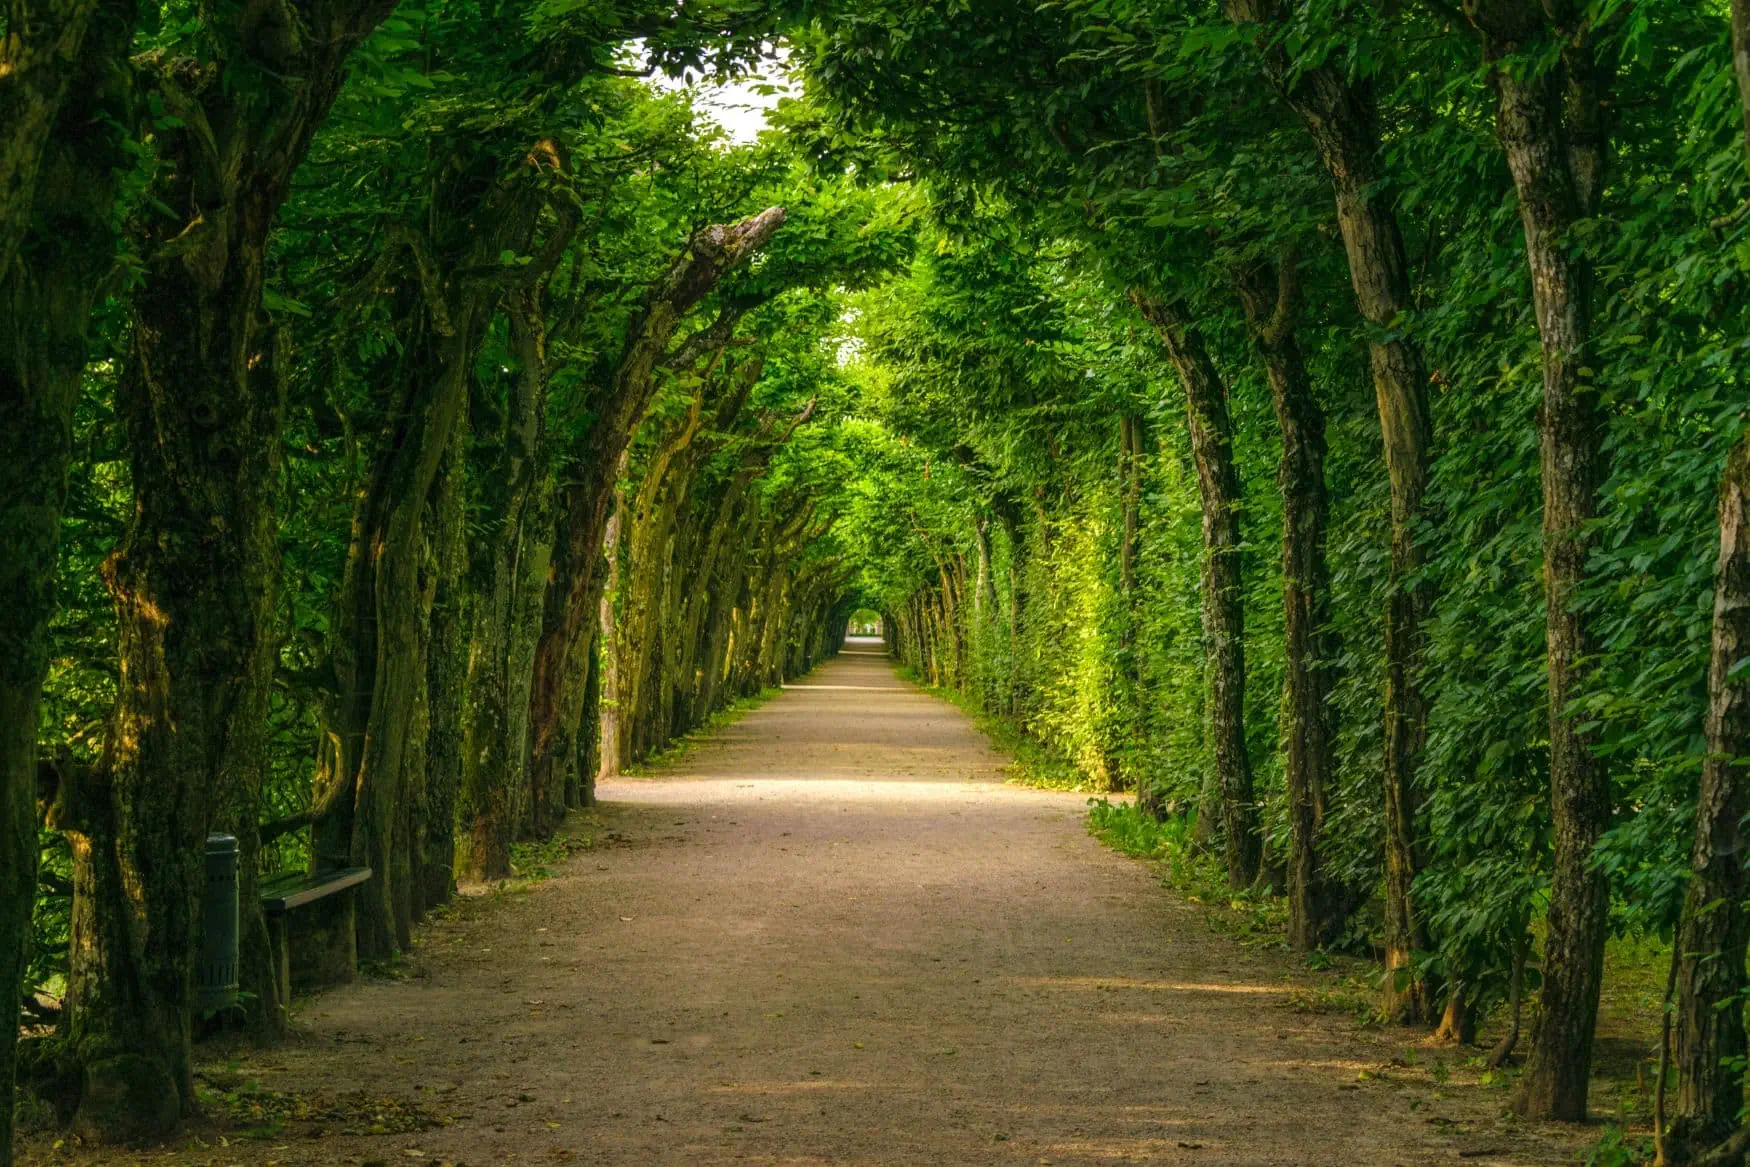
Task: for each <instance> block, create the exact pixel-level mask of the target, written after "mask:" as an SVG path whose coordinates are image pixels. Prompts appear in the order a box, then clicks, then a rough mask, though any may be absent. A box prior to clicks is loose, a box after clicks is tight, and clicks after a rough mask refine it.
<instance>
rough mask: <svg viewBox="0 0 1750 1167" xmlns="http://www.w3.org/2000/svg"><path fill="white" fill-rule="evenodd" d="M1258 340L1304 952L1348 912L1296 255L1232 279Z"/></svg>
mask: <svg viewBox="0 0 1750 1167" xmlns="http://www.w3.org/2000/svg"><path fill="white" fill-rule="evenodd" d="M1235 284H1236V286H1237V287H1238V289H1239V293H1240V298H1241V300H1242V302H1243V303H1244V305H1245V310H1246V319H1247V321H1248V322H1249V324H1250V326H1251V331H1252V340H1253V343H1254V344H1255V345H1256V347H1257V349H1258V354H1259V356H1260V357H1261V358H1262V360H1263V362H1264V373H1265V377H1266V379H1267V380H1268V381H1269V383H1270V396H1271V400H1272V403H1273V404H1274V405H1275V407H1276V421H1277V424H1278V426H1279V427H1280V428H1281V430H1282V464H1281V467H1280V469H1279V470H1278V472H1277V483H1278V485H1279V486H1280V488H1281V490H1282V606H1283V639H1284V647H1283V656H1284V661H1283V678H1282V685H1283V695H1282V741H1283V779H1284V785H1285V786H1286V787H1287V794H1288V831H1289V841H1288V943H1289V947H1291V948H1293V949H1294V950H1295V951H1296V952H1308V951H1311V950H1312V949H1314V948H1317V947H1318V946H1319V945H1321V944H1323V943H1325V941H1327V940H1328V939H1329V938H1330V936H1331V934H1332V932H1333V931H1334V930H1335V929H1336V928H1337V926H1339V925H1340V924H1341V923H1342V919H1341V913H1342V905H1341V904H1340V902H1339V897H1338V896H1336V895H1335V894H1333V889H1331V888H1330V887H1328V886H1327V884H1326V880H1325V877H1324V873H1323V871H1322V869H1321V866H1320V863H1319V837H1320V834H1321V832H1322V831H1323V829H1324V821H1325V811H1326V803H1325V799H1326V794H1327V792H1328V791H1329V790H1330V787H1331V775H1332V769H1333V766H1332V758H1331V740H1332V737H1333V734H1332V729H1331V723H1330V712H1329V700H1330V690H1331V683H1330V676H1329V673H1328V667H1329V666H1328V664H1327V660H1328V658H1329V655H1330V654H1329V652H1328V650H1327V648H1326V645H1325V627H1326V625H1327V624H1329V623H1330V618H1331V612H1330V603H1331V596H1330V576H1329V574H1328V572H1327V571H1326V567H1325V527H1326V523H1327V521H1328V519H1329V515H1330V500H1329V498H1328V496H1327V495H1326V492H1325V417H1324V412H1323V411H1322V410H1321V409H1320V408H1319V403H1318V398H1317V396H1316V395H1315V394H1314V392H1313V387H1312V382H1311V380H1310V378H1309V377H1308V376H1307V371H1306V365H1305V362H1304V360H1303V359H1302V356H1301V351H1300V344H1299V342H1298V340H1297V339H1296V337H1295V328H1296V326H1297V325H1298V324H1299V318H1300V282H1299V276H1298V274H1297V272H1296V270H1295V260H1294V257H1293V256H1292V255H1289V256H1284V257H1283V259H1282V260H1281V262H1280V266H1279V267H1278V269H1277V270H1276V271H1275V272H1274V273H1272V272H1271V271H1270V270H1269V268H1268V267H1267V266H1253V267H1249V268H1246V269H1242V270H1238V271H1236V272H1235Z"/></svg>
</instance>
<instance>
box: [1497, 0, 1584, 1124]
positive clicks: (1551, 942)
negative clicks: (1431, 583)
mask: <svg viewBox="0 0 1750 1167" xmlns="http://www.w3.org/2000/svg"><path fill="white" fill-rule="evenodd" d="M1582 7H1583V5H1578V4H1569V3H1567V2H1566V0H1553V2H1551V3H1546V4H1545V5H1543V7H1542V8H1541V9H1533V8H1531V7H1529V6H1526V5H1523V4H1517V3H1510V2H1507V0H1473V2H1472V3H1470V4H1468V5H1466V9H1465V11H1466V15H1467V16H1468V17H1469V18H1470V21H1471V23H1472V24H1473V25H1474V26H1475V27H1476V29H1477V30H1478V32H1479V33H1481V35H1482V41H1483V56H1484V59H1485V60H1486V61H1487V62H1488V63H1489V65H1490V67H1491V78H1492V81H1493V84H1494V88H1495V96H1496V108H1495V133H1496V137H1497V138H1499V140H1500V142H1501V147H1502V150H1503V152H1504V153H1505V154H1506V156H1507V165H1508V168H1509V169H1510V170H1511V171H1512V173H1513V185H1514V189H1515V190H1516V192H1517V194H1518V199H1519V219H1520V223H1521V225H1522V226H1523V228H1524V234H1525V257H1526V263H1527V266H1528V267H1529V268H1530V273H1531V288H1532V299H1533V301H1534V303H1535V307H1536V310H1537V330H1538V336H1539V338H1540V339H1541V341H1542V346H1543V409H1542V411H1541V417H1540V419H1539V425H1538V434H1539V439H1540V446H1541V451H1542V458H1541V462H1542V483H1543V576H1544V610H1545V625H1546V627H1545V632H1546V635H1545V641H1546V643H1547V645H1548V660H1549V668H1548V674H1549V712H1548V720H1549V791H1550V817H1551V822H1552V826H1553V827H1554V850H1555V870H1554V873H1553V875H1552V878H1551V881H1550V903H1549V913H1548V932H1547V936H1546V939H1545V941H1544V955H1543V970H1542V971H1543V977H1542V989H1541V990H1540V993H1539V999H1540V1004H1541V1008H1540V1009H1539V1010H1538V1012H1537V1017H1536V1020H1535V1021H1534V1023H1533V1025H1532V1031H1531V1051H1530V1055H1529V1057H1528V1058H1527V1060H1526V1065H1525V1073H1524V1075H1523V1076H1522V1077H1521V1078H1520V1082H1519V1090H1518V1094H1517V1095H1516V1097H1515V1099H1514V1103H1513V1105H1514V1108H1515V1109H1516V1110H1517V1111H1518V1112H1519V1113H1521V1114H1524V1115H1526V1116H1528V1117H1532V1118H1544V1119H1551V1118H1553V1119H1567V1120H1570V1121H1578V1120H1581V1119H1584V1118H1585V1117H1586V1096H1587V1087H1588V1085H1589V1083H1590V1080H1591V1077H1592V1037H1593V1032H1594V1029H1595V1028H1596V1025H1597V1019H1598V998H1599V992H1600V990H1601V989H1602V987H1603V982H1604V941H1605V937H1606V930H1607V923H1608V921H1607V917H1608V914H1609V910H1610V888H1609V884H1608V880H1607V878H1606V876H1605V874H1604V873H1603V872H1602V871H1600V870H1598V869H1597V868H1596V867H1595V866H1594V865H1593V862H1592V851H1593V848H1594V847H1595V846H1596V844H1597V842H1598V840H1599V839H1600V838H1601V837H1602V836H1603V834H1604V832H1605V831H1606V830H1607V829H1608V828H1609V826H1610V818H1611V799H1610V773H1609V769H1608V767H1607V766H1606V765H1605V762H1604V759H1603V758H1601V757H1600V756H1599V755H1598V754H1597V752H1596V750H1595V748H1594V747H1595V746H1596V745H1597V738H1598V732H1597V731H1596V730H1592V731H1589V732H1588V731H1585V730H1582V729H1581V725H1582V720H1583V719H1581V718H1578V717H1576V716H1575V714H1574V710H1573V709H1572V708H1571V704H1572V701H1573V699H1574V698H1575V697H1576V696H1577V695H1578V694H1579V693H1580V692H1581V691H1582V689H1583V687H1584V683H1585V671H1586V670H1587V669H1588V668H1589V667H1590V666H1589V665H1588V663H1587V662H1588V660H1589V658H1591V657H1593V656H1594V655H1595V654H1596V652H1597V649H1598V640H1597V636H1596V634H1595V633H1594V631H1593V629H1592V627H1591V623H1590V621H1589V619H1588V617H1587V615H1586V614H1585V613H1584V612H1583V611H1581V610H1580V608H1579V607H1578V605H1577V602H1576V600H1577V595H1578V592H1579V589H1580V588H1581V586H1582V584H1583V583H1584V581H1585V573H1586V554H1587V551H1588V549H1589V547H1590V544H1591V539H1590V537H1589V534H1588V528H1589V526H1590V525H1591V523H1592V520H1593V519H1594V518H1595V517H1596V516H1597V513H1598V483H1599V482H1600V481H1602V479H1603V476H1604V472H1605V464H1604V414H1603V411H1602V409H1601V408H1600V405H1599V401H1598V391H1597V389H1596V387H1595V386H1593V385H1591V384H1589V383H1588V379H1589V377H1590V373H1589V372H1588V371H1587V368H1586V367H1587V365H1588V363H1589V361H1588V357H1587V352H1588V350H1589V348H1590V346H1591V334H1592V285H1593V282H1594V280H1593V272H1592V265H1591V263H1590V261H1589V260H1588V259H1586V258H1585V256H1584V255H1583V254H1582V253H1580V252H1578V251H1576V249H1575V246H1574V243H1573V240H1571V239H1570V238H1567V235H1568V233H1569V231H1570V230H1571V229H1572V228H1573V227H1574V226H1575V225H1576V224H1577V223H1579V222H1580V221H1581V220H1582V219H1585V218H1587V217H1589V216H1591V215H1593V214H1595V213H1596V211H1597V209H1598V205H1599V200H1600V197H1601V194H1602V190H1603V181H1604V162H1605V156H1606V152H1607V146H1608V129H1607V125H1606V115H1605V103H1606V101H1607V97H1608V89H1609V78H1608V75H1607V74H1606V73H1605V71H1604V70H1603V69H1602V68H1601V66H1600V64H1599V62H1598V61H1597V59H1596V58H1595V56H1594V52H1593V40H1594V38H1595V32H1594V30H1593V29H1591V28H1590V27H1589V26H1588V24H1587V22H1586V21H1585V19H1584V18H1583V16H1582V14H1581V12H1580V9H1581V8H1582ZM1551 46H1556V47H1557V48H1558V49H1559V51H1558V52H1557V53H1556V54H1554V56H1553V57H1552V58H1551V59H1549V60H1547V61H1543V60H1539V61H1534V60H1533V59H1532V58H1533V57H1543V56H1544V54H1545V52H1546V50H1548V49H1549V48H1550V47H1551Z"/></svg>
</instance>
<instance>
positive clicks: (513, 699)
mask: <svg viewBox="0 0 1750 1167" xmlns="http://www.w3.org/2000/svg"><path fill="white" fill-rule="evenodd" d="M513 299H514V302H515V306H514V307H513V309H512V311H511V313H510V316H511V321H510V327H511V335H512V338H513V345H514V347H515V348H516V350H517V355H518V358H519V368H518V369H517V370H516V373H515V376H514V377H513V378H512V379H511V380H510V382H509V383H508V384H507V385H505V387H504V393H505V400H504V402H503V405H502V407H501V406H500V405H499V404H498V403H497V402H493V403H492V404H491V406H490V409H482V410H480V411H477V412H479V413H486V412H489V411H493V410H496V411H499V412H500V416H501V418H502V422H501V424H500V425H499V427H498V429H497V432H496V433H493V434H489V435H480V436H478V437H477V438H476V441H475V448H476V449H477V450H479V451H480V452H481V453H482V455H483V456H484V457H485V458H486V459H487V460H488V461H487V464H486V465H484V466H482V467H481V468H480V470H479V472H478V474H477V475H476V476H475V477H476V478H477V479H478V481H479V483H480V499H479V509H480V511H481V512H482V514H483V516H484V520H483V522H484V527H485V530H484V532H481V533H477V534H476V536H475V539H474V548H475V554H474V556H473V564H472V566H471V569H470V574H471V575H472V577H473V581H474V587H473V592H474V597H475V600H474V604H475V607H474V635H473V641H472V643H471V644H470V646H469V651H468V704H469V719H468V723H467V726H468V728H467V737H466V739H465V744H464V747H463V751H462V752H463V758H464V759H465V761H464V765H463V770H462V792H461V798H460V802H459V819H460V823H461V831H460V833H459V835H458V839H457V842H458V846H457V849H456V874H457V878H459V879H463V880H471V881H481V880H493V879H504V878H506V877H508V876H509V875H510V843H511V839H512V837H513V836H514V834H515V833H516V828H517V826H518V824H519V822H520V821H521V820H522V819H523V818H524V817H526V814H527V811H525V809H524V807H525V805H526V804H527V803H529V802H530V798H529V792H528V790H527V788H526V779H527V775H528V771H527V769H526V768H525V765H524V763H525V757H524V751H523V745H524V743H525V742H526V739H524V738H521V737H520V736H519V735H520V734H521V732H522V731H523V729H524V728H525V727H526V725H527V711H528V709H529V690H528V689H527V688H526V687H525V686H526V681H525V680H523V678H521V677H519V675H518V673H519V670H518V668H517V665H518V663H519V660H520V659H521V656H520V654H519V653H518V652H517V651H516V640H517V619H518V616H519V615H524V616H527V617H531V618H532V615H533V614H532V613H531V612H527V611H526V610H525V609H526V604H525V603H524V602H523V601H524V600H525V597H526V595H527V589H528V587H529V584H530V567H529V563H528V559H527V556H528V554H529V553H530V552H531V551H532V550H533V549H534V548H533V545H534V543H535V540H536V538H537V537H538V532H537V531H536V530H534V529H533V528H534V527H535V526H536V525H537V524H536V522H535V516H533V515H532V514H531V513H530V510H531V507H532V505H533V504H534V503H535V501H536V497H535V496H536V494H537V486H538V482H537V479H538V478H539V476H540V463H539V458H538V455H539V453H540V450H541V446H542V433H543V430H544V427H545V424H546V423H545V417H546V396H547V357H546V339H545V333H544V327H543V325H542V322H541V315H540V311H541V310H540V306H539V298H538V295H537V292H536V290H535V289H528V290H527V291H526V292H524V293H523V294H520V295H518V296H516V297H514V298H513ZM481 389H482V390H483V391H485V392H490V391H491V387H490V386H481ZM539 576H540V578H541V579H542V580H545V577H546V571H545V569H544V566H543V569H542V570H541V571H540V572H539ZM530 665H531V667H532V660H531V661H530ZM544 788H545V787H544Z"/></svg>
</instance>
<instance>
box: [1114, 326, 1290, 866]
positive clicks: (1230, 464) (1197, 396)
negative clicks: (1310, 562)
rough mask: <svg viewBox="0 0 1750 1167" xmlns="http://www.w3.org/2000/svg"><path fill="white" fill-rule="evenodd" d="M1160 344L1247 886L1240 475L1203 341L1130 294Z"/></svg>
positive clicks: (1231, 812)
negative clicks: (1188, 455) (1196, 541)
mask: <svg viewBox="0 0 1750 1167" xmlns="http://www.w3.org/2000/svg"><path fill="white" fill-rule="evenodd" d="M1132 299H1133V300H1135V302H1136V305H1137V307H1138V308H1140V309H1141V310H1142V313H1143V316H1144V317H1145V318H1147V320H1148V322H1149V323H1150V324H1151V325H1153V327H1154V329H1155V331H1156V332H1158V333H1159V334H1160V337H1161V340H1162V343H1164V344H1165V346H1166V349H1167V353H1168V356H1169V357H1171V359H1172V362H1173V367H1174V368H1175V369H1176V370H1178V374H1179V380H1180V381H1181V382H1182V383H1183V384H1184V387H1185V404H1186V412H1187V416H1188V418H1189V425H1190V430H1191V450H1192V456H1193V458H1194V459H1195V461H1196V463H1197V488H1198V495H1199V498H1200V499H1201V501H1202V504H1203V635H1204V644H1205V653H1206V656H1207V659H1208V661H1209V704H1210V735H1211V739H1212V742H1213V745H1214V753H1215V769H1216V773H1217V775H1218V780H1219V782H1220V785H1221V817H1222V827H1223V830H1224V831H1225V832H1226V835H1227V840H1226V849H1227V877H1228V883H1229V884H1230V885H1231V886H1233V887H1236V888H1237V887H1250V886H1252V885H1253V884H1254V883H1256V882H1257V880H1258V875H1259V873H1260V871H1261V870H1262V864H1263V837H1262V836H1261V835H1260V833H1259V830H1258V808H1257V804H1256V803H1255V802H1254V800H1253V794H1252V763H1251V758H1250V756H1249V755H1248V754H1247V752H1246V717H1245V713H1246V705H1245V702H1246V659H1245V593H1244V591H1243V589H1242V586H1241V578H1242V560H1241V556H1240V518H1239V507H1240V478H1239V472H1238V471H1237V470H1236V469H1235V467H1234V459H1233V423H1232V422H1231V421H1230V420H1229V418H1228V412H1227V392H1226V390H1225V388H1224V387H1223V385H1222V382H1221V375H1220V374H1219V373H1218V372H1217V371H1216V369H1215V364H1214V362H1213V361H1211V360H1210V358H1209V353H1208V352H1207V350H1206V349H1205V348H1204V347H1203V338H1202V337H1201V335H1199V333H1198V332H1197V330H1196V328H1195V327H1193V326H1192V324H1191V322H1190V320H1189V319H1188V318H1187V316H1186V315H1185V313H1184V310H1183V308H1181V307H1180V306H1179V305H1177V304H1173V303H1169V302H1166V301H1163V300H1158V299H1154V298H1152V297H1150V296H1147V295H1143V294H1140V293H1132Z"/></svg>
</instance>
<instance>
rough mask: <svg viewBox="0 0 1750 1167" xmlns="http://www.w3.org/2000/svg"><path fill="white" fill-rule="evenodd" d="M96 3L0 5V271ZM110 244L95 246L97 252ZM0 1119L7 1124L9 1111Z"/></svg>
mask: <svg viewBox="0 0 1750 1167" xmlns="http://www.w3.org/2000/svg"><path fill="white" fill-rule="evenodd" d="M99 7H100V5H99V3H98V0H18V2H15V3H13V4H11V5H9V7H8V11H7V23H6V35H5V37H4V39H0V276H4V275H6V274H8V273H10V272H11V270H12V260H13V257H14V256H16V255H17V254H18V249H19V246H20V244H22V243H23V242H24V240H25V237H26V236H27V235H30V234H31V233H32V220H33V219H35V218H36V216H37V215H38V213H39V211H40V209H41V207H42V203H41V200H40V199H39V197H38V190H37V178H38V174H39V171H40V168H41V167H42V163H43V155H44V152H45V151H47V150H49V149H50V148H51V145H50V144H51V142H53V141H54V140H56V139H57V138H59V137H60V136H61V134H62V133H63V132H65V131H67V130H73V131H74V132H75V133H77V132H79V131H80V130H82V129H83V128H84V125H83V123H79V122H71V121H68V122H62V121H61V118H62V109H61V106H62V104H63V102H64V101H65V100H66V98H67V95H68V93H69V92H72V93H74V94H75V95H78V94H79V93H80V89H79V87H78V86H77V85H76V84H75V82H76V81H87V80H91V79H92V74H91V72H90V66H91V65H92V64H93V63H97V64H100V65H102V66H110V65H114V64H116V63H118V62H117V60H116V58H114V57H113V56H111V57H109V58H108V59H107V60H105V59H103V56H104V55H103V54H102V53H101V52H100V53H98V54H93V53H90V52H88V51H87V47H86V45H85V34H86V30H87V29H88V28H89V27H90V26H91V25H92V24H93V23H95V24H97V26H98V28H99V31H100V32H103V31H108V32H111V33H119V34H121V38H122V39H121V45H120V47H121V49H122V52H123V55H124V56H125V54H126V51H127V46H128V42H129V41H131V40H132V36H133V30H134V13H133V6H132V4H131V3H130V4H126V5H117V4H108V5H103V6H102V7H103V8H104V11H103V13H102V14H101V15H99V14H98V8H99ZM106 22H110V28H108V29H105V28H104V27H103V26H104V24H105V23H106ZM114 40H115V38H114V37H113V36H112V37H110V38H106V41H108V42H109V43H108V44H107V45H106V47H108V48H110V49H113V48H114V47H115V45H114V43H113V42H114ZM87 108H88V109H89V108H90V107H87ZM57 123H60V124H59V125H57ZM101 169H102V171H104V172H107V171H108V170H109V169H110V168H109V167H107V166H106V167H102V168H101ZM104 185H105V186H107V185H108V183H107V182H106V183H105V184H104ZM110 197H113V195H111V196H110ZM110 250H111V249H110V248H108V247H103V246H100V247H99V253H100V254H108V253H109V252H110ZM33 266H34V263H33ZM34 748H35V747H34V745H33V747H32V749H33V750H34ZM0 1122H3V1123H4V1124H5V1127H6V1129H7V1130H8V1131H10V1130H11V1119H10V1118H7V1119H0ZM11 1146H12V1144H11V1143H10V1142H7V1143H6V1144H5V1149H4V1150H0V1154H5V1155H8V1156H9V1155H10V1154H11ZM8 1161H9V1160H8Z"/></svg>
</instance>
